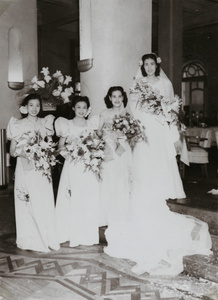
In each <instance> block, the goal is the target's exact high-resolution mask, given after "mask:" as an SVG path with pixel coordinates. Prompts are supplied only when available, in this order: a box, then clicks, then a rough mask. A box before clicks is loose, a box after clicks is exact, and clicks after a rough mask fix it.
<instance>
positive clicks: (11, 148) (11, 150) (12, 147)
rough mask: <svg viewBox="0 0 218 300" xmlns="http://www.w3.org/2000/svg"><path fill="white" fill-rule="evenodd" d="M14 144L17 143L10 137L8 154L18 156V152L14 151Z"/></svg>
mask: <svg viewBox="0 0 218 300" xmlns="http://www.w3.org/2000/svg"><path fill="white" fill-rule="evenodd" d="M16 145H17V142H16V141H15V140H14V139H12V140H11V145H10V155H11V156H13V157H17V156H18V153H17V152H16Z"/></svg>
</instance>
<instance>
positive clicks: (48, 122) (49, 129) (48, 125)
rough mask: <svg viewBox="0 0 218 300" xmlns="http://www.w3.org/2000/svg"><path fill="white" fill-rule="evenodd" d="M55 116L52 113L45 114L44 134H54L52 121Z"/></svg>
mask: <svg viewBox="0 0 218 300" xmlns="http://www.w3.org/2000/svg"><path fill="white" fill-rule="evenodd" d="M54 119H55V117H54V116H53V115H47V116H46V117H45V118H44V120H45V129H46V134H47V135H53V134H54V126H53V122H54Z"/></svg>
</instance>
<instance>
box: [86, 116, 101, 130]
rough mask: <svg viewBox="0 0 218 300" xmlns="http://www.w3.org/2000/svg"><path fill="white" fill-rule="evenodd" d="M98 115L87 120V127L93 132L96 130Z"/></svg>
mask: <svg viewBox="0 0 218 300" xmlns="http://www.w3.org/2000/svg"><path fill="white" fill-rule="evenodd" d="M99 118H100V116H99V115H95V116H93V117H91V118H90V120H88V124H89V127H90V128H92V129H93V130H97V129H98V126H99Z"/></svg>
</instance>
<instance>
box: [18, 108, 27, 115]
mask: <svg viewBox="0 0 218 300" xmlns="http://www.w3.org/2000/svg"><path fill="white" fill-rule="evenodd" d="M19 110H20V112H21V113H22V114H23V115H26V114H27V108H26V106H21V107H20V108H19Z"/></svg>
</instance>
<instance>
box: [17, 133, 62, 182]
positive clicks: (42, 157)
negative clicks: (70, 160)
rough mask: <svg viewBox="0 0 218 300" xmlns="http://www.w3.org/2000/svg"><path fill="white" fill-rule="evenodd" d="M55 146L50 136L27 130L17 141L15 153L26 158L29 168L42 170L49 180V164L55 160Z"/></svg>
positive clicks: (51, 164)
mask: <svg viewBox="0 0 218 300" xmlns="http://www.w3.org/2000/svg"><path fill="white" fill-rule="evenodd" d="M55 147H56V144H55V143H53V142H52V138H51V137H45V138H43V137H42V136H41V134H40V132H38V131H37V132H30V131H29V132H26V133H24V134H23V135H22V136H21V138H20V140H19V141H18V143H17V145H16V153H17V155H18V156H21V157H24V158H26V159H27V160H28V162H29V163H30V164H29V166H30V167H29V170H31V168H32V169H33V168H35V170H39V171H42V173H43V175H45V176H47V178H48V180H49V181H51V180H52V176H51V166H54V165H55V164H56V162H57V160H56V157H55V155H54V152H55ZM31 166H32V167H31ZM26 170H28V169H26Z"/></svg>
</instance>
